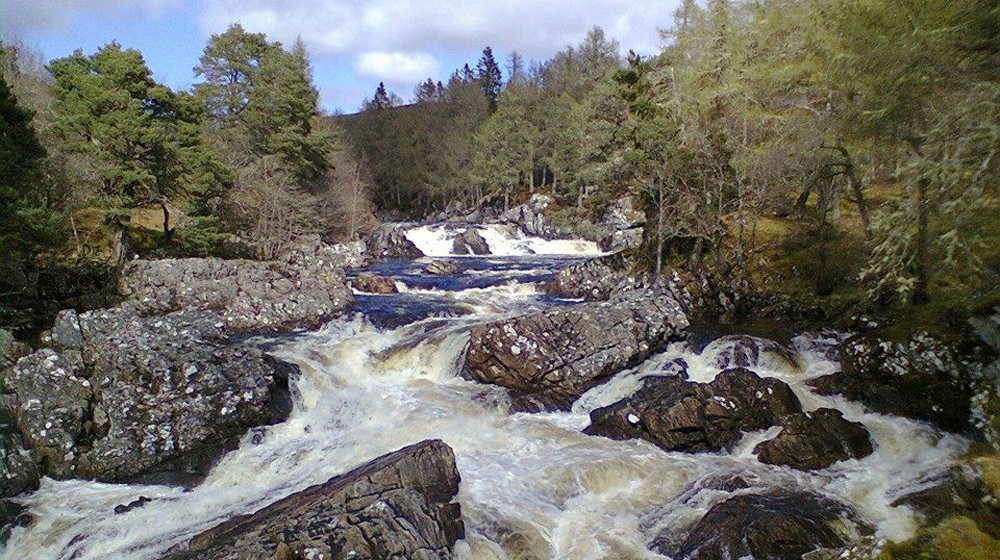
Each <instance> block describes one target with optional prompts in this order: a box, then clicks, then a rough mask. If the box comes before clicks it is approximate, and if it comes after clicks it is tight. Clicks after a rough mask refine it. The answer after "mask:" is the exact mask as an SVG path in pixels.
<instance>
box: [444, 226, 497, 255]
mask: <svg viewBox="0 0 1000 560" xmlns="http://www.w3.org/2000/svg"><path fill="white" fill-rule="evenodd" d="M451 252H452V253H454V254H456V255H489V254H492V253H491V251H490V245H489V243H487V242H486V239H484V238H483V236H482V234H480V233H479V232H478V231H477V230H475V229H467V230H465V231H463V232H462V233H460V234H458V236H456V237H455V240H454V241H453V242H452V247H451Z"/></svg>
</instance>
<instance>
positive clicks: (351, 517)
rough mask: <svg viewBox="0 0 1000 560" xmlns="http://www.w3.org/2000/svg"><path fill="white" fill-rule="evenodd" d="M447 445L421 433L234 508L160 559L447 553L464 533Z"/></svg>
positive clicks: (422, 559) (419, 558)
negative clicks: (311, 481)
mask: <svg viewBox="0 0 1000 560" xmlns="http://www.w3.org/2000/svg"><path fill="white" fill-rule="evenodd" d="M459 480H460V477H459V474H458V469H457V468H456V466H455V455H454V453H453V452H452V450H451V448H450V447H448V446H447V445H445V444H444V443H443V442H441V441H438V440H428V441H424V442H421V443H418V444H415V445H412V446H410V447H406V448H404V449H401V450H399V451H396V452H395V453H390V454H388V455H385V456H383V457H379V458H378V459H375V460H374V461H371V462H370V463H367V464H365V465H363V466H361V467H359V468H357V469H355V470H353V471H351V472H348V473H346V474H343V475H340V476H337V477H334V478H332V479H330V480H329V481H327V482H325V483H323V484H318V485H316V486H312V487H310V488H307V489H305V490H302V491H301V492H296V493H295V494H292V495H291V496H288V497H286V498H283V499H281V500H278V501H277V502H275V503H273V504H271V505H270V506H267V507H266V508H264V509H262V510H260V511H257V512H256V513H252V514H250V515H242V516H237V517H234V518H232V519H230V520H229V521H226V522H225V523H222V524H221V525H218V526H216V527H214V528H212V529H209V530H207V531H205V532H204V533H201V534H200V535H197V536H196V537H194V538H193V539H191V541H190V543H189V544H188V545H187V546H186V548H185V547H177V549H175V550H173V551H171V552H170V553H168V554H167V555H166V556H165V557H164V558H163V559H162V560H258V559H264V558H285V559H292V558H302V559H305V558H317V559H318V558H327V559H338V558H345V559H346V558H352V559H354V558H356V559H359V560H361V559H373V560H374V559H386V560H389V559H398V560H404V559H413V560H434V559H441V560H444V559H450V558H454V546H455V542H456V541H457V540H458V539H461V538H464V536H465V528H464V525H463V523H462V520H461V507H460V506H459V504H458V503H457V502H454V501H453V500H454V498H455V496H456V494H457V493H458V484H459Z"/></svg>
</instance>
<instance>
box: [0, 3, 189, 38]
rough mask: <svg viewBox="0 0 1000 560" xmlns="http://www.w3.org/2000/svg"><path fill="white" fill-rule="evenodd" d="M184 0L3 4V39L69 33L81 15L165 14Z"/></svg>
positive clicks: (0, 23)
mask: <svg viewBox="0 0 1000 560" xmlns="http://www.w3.org/2000/svg"><path fill="white" fill-rule="evenodd" d="M179 1H180V0H88V1H86V2H84V1H81V0H0V35H4V36H6V35H11V36H24V35H26V34H29V33H44V32H49V31H61V30H64V29H66V28H67V27H68V26H69V25H70V24H71V23H72V21H73V18H74V17H75V16H76V15H77V14H80V13H85V12H98V13H115V12H118V13H121V12H126V13H127V12H139V13H147V14H158V13H161V12H162V11H163V10H164V9H166V8H167V7H169V6H171V5H173V4H176V3H178V2H179Z"/></svg>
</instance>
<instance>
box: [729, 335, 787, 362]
mask: <svg viewBox="0 0 1000 560" xmlns="http://www.w3.org/2000/svg"><path fill="white" fill-rule="evenodd" d="M712 344H713V345H720V346H722V350H721V351H719V353H718V354H717V355H716V357H715V367H717V368H719V369H720V370H721V369H729V368H746V369H757V368H758V367H761V366H772V367H773V366H774V365H778V364H780V365H782V366H784V367H785V368H790V369H798V367H799V365H798V359H797V358H796V356H795V352H794V351H793V350H791V349H789V348H786V347H784V346H782V345H781V344H778V343H777V342H774V341H773V340H767V339H763V338H755V337H752V336H745V335H730V336H724V337H722V338H719V339H717V340H715V341H713V342H712Z"/></svg>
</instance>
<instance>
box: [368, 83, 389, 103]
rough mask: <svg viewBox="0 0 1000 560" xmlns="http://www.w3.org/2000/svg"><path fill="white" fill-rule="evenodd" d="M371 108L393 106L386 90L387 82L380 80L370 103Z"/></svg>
mask: <svg viewBox="0 0 1000 560" xmlns="http://www.w3.org/2000/svg"><path fill="white" fill-rule="evenodd" d="M368 106H369V108H372V109H376V110H378V109H388V108H389V107H392V100H391V98H390V97H389V93H388V92H387V91H386V90H385V83H384V82H379V83H378V87H377V88H375V96H374V97H372V100H371V102H370V103H369V104H368Z"/></svg>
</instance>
